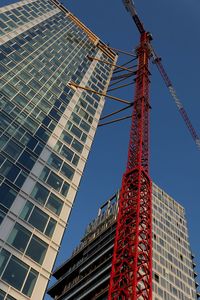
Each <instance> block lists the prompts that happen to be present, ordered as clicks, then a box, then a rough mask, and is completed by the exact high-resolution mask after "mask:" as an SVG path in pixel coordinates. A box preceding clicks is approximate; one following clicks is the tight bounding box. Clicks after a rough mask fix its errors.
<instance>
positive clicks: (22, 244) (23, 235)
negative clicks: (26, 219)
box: [7, 224, 31, 252]
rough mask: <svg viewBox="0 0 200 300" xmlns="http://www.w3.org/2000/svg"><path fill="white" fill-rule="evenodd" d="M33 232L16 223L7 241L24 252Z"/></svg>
mask: <svg viewBox="0 0 200 300" xmlns="http://www.w3.org/2000/svg"><path fill="white" fill-rule="evenodd" d="M30 237H31V233H30V231H28V230H27V229H25V228H24V227H23V226H21V225H19V224H15V226H14V228H13V230H12V231H11V233H10V235H9V238H8V240H7V242H8V243H9V244H10V245H12V246H13V247H15V248H16V249H18V250H20V251H21V252H24V251H25V249H26V246H27V244H28V242H29V240H30Z"/></svg>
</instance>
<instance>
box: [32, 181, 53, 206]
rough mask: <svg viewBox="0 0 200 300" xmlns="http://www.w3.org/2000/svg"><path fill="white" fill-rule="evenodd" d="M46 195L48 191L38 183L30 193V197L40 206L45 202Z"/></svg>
mask: <svg viewBox="0 0 200 300" xmlns="http://www.w3.org/2000/svg"><path fill="white" fill-rule="evenodd" d="M48 195H49V191H48V190H47V189H46V188H45V187H44V186H43V185H41V184H39V183H38V182H37V183H36V185H35V187H34V189H33V191H32V193H31V196H32V197H33V198H34V199H35V200H36V201H37V202H39V203H40V204H44V203H45V202H46V200H47V197H48Z"/></svg>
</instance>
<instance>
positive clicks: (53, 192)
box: [0, 0, 116, 300]
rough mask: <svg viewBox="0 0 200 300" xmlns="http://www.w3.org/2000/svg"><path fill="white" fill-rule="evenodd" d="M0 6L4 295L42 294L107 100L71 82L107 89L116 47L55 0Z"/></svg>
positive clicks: (0, 281)
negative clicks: (107, 42) (108, 44)
mask: <svg viewBox="0 0 200 300" xmlns="http://www.w3.org/2000/svg"><path fill="white" fill-rule="evenodd" d="M0 13H1V21H0V22H1V23H0V24H1V30H0V43H1V53H0V69H1V74H2V80H1V98H0V108H1V111H0V128H1V142H0V148H1V154H0V224H1V227H0V299H17V300H19V299H20V300H25V299H26V300H27V299H34V300H40V299H42V298H43V294H44V292H45V289H46V286H47V282H48V280H49V277H50V274H51V270H52V267H53V264H54V261H55V258H56V255H57V252H58V249H59V247H60V243H61V239H62V236H63V233H64V230H65V228H66V225H67V220H68V217H69V214H70V211H71V208H72V206H73V201H74V198H75V196H76V192H77V189H78V186H79V183H80V180H81V176H82V174H83V170H84V166H85V163H86V161H87V158H88V154H89V151H90V148H91V145H92V141H93V138H94V135H95V131H96V128H97V125H98V121H99V118H100V114H101V111H102V108H103V105H104V97H103V96H100V95H99V94H95V93H92V92H90V91H85V90H83V89H80V88H78V89H77V88H72V87H71V86H70V85H69V84H68V83H69V82H72V81H73V82H75V83H76V84H79V85H82V86H87V87H90V88H91V89H92V90H95V91H97V92H100V93H101V92H105V91H106V89H107V87H108V85H109V81H110V78H111V76H112V69H113V66H112V63H113V62H115V61H116V54H115V53H114V52H112V51H111V50H110V49H109V48H108V47H107V46H106V45H105V44H104V43H103V42H102V41H101V40H100V39H99V38H98V37H97V36H96V35H95V34H93V33H92V32H91V31H90V30H89V29H88V28H86V27H85V26H84V25H83V24H82V23H81V22H80V21H79V20H78V19H77V18H76V17H75V16H74V15H73V14H72V13H70V12H69V11H68V10H67V9H65V8H64V7H63V6H62V5H60V4H59V2H58V1H56V0H23V1H19V2H17V3H14V4H11V5H8V6H5V7H2V8H0ZM88 55H89V56H91V57H95V58H96V59H97V60H94V59H92V60H89V59H88ZM98 59H99V60H98ZM108 63H109V64H108Z"/></svg>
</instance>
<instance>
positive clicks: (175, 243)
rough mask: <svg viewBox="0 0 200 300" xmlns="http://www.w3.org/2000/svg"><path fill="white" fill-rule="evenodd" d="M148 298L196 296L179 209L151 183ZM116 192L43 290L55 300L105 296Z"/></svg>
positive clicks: (176, 299) (188, 298)
mask: <svg viewBox="0 0 200 300" xmlns="http://www.w3.org/2000/svg"><path fill="white" fill-rule="evenodd" d="M152 196H153V197H152V198H153V299H154V300H163V299H164V300H195V299H197V290H196V287H197V283H196V282H195V277H196V273H195V271H194V263H193V256H192V253H191V250H190V244H189V241H188V230H187V224H186V219H185V211H184V208H183V207H182V206H181V205H180V204H178V203H177V202H176V201H175V200H174V199H172V198H171V197H170V196H169V195H168V194H167V193H165V192H164V191H163V190H161V189H160V188H159V187H158V186H156V185H155V184H153V195H152ZM117 198H118V197H117V196H113V197H112V198H111V199H109V201H108V202H106V203H105V204H104V205H103V206H102V207H101V208H100V210H99V213H98V216H97V218H96V219H95V220H93V221H92V222H91V223H90V224H89V226H88V228H87V230H86V232H85V236H84V237H83V239H82V241H81V243H80V245H79V246H78V247H77V249H75V250H74V252H73V254H72V256H71V257H70V258H69V259H68V260H67V261H66V262H64V263H63V264H62V265H61V266H60V267H59V268H57V269H56V270H55V271H54V273H53V276H54V277H55V278H56V279H57V282H56V283H55V284H54V285H53V286H52V287H51V288H50V289H49V290H48V294H49V295H50V296H52V298H53V299H55V300H72V299H73V300H75V299H76V300H80V299H85V300H86V299H87V300H89V299H93V300H94V299H96V300H97V299H98V300H104V299H105V300H106V299H107V293H108V283H109V278H110V272H111V260H112V253H113V245H114V235H115V226H116V215H117V209H118V206H117Z"/></svg>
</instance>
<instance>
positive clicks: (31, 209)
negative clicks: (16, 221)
mask: <svg viewBox="0 0 200 300" xmlns="http://www.w3.org/2000/svg"><path fill="white" fill-rule="evenodd" d="M20 218H22V219H23V220H26V221H27V222H29V223H30V224H31V225H32V226H34V227H35V228H37V229H38V230H39V231H41V232H44V233H45V235H47V236H52V234H53V232H54V229H55V225H56V221H55V220H54V219H52V218H50V217H49V216H48V215H47V214H46V213H45V212H43V211H42V210H41V209H39V208H38V207H36V206H34V205H33V204H32V203H31V202H29V201H27V202H26V204H25V206H24V208H23V209H22V211H21V214H20Z"/></svg>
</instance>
